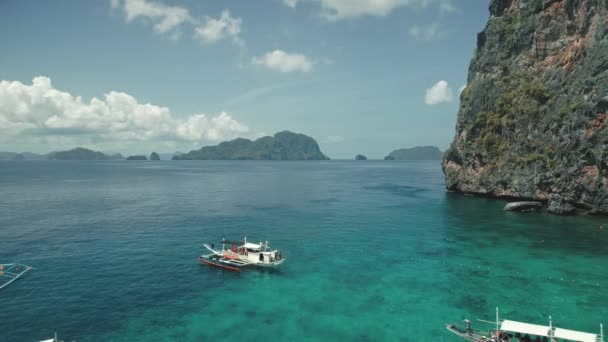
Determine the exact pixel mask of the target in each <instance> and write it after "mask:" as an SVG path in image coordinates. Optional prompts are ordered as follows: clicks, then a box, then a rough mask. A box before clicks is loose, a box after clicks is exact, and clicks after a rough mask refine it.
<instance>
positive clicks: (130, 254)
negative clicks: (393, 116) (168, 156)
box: [0, 161, 608, 342]
mask: <svg viewBox="0 0 608 342" xmlns="http://www.w3.org/2000/svg"><path fill="white" fill-rule="evenodd" d="M502 206H504V202H501V201H496V200H490V199H483V198H473V197H466V196H460V195H454V194H448V193H446V192H445V190H444V183H443V176H442V174H441V170H440V166H439V164H438V162H380V161H367V162H354V161H352V162H351V161H327V162H250V161H242V162H227V161H226V162H215V161H213V162H212V161H200V162H199V161H197V162H170V161H166V162H165V161H163V162H77V161H75V162H62V161H39V162H36V161H27V162H0V263H8V262H21V263H25V264H28V265H32V266H34V267H36V269H35V270H33V271H31V272H30V273H29V274H27V275H26V276H25V277H23V278H22V279H19V280H18V281H16V282H15V283H13V284H12V285H10V286H9V287H7V288H5V289H3V290H1V291H0V341H36V340H40V339H43V338H48V337H50V336H51V335H52V333H53V331H54V330H55V329H56V330H57V331H58V332H59V333H60V337H62V338H63V339H65V340H73V339H77V340H78V341H84V342H86V341H208V340H212V339H215V340H217V339H221V340H228V341H230V340H235V341H237V340H238V341H252V340H288V341H295V340H305V341H337V340H353V341H380V340H382V341H399V340H400V341H458V339H456V338H454V337H452V336H450V335H449V333H448V332H446V331H445V329H444V323H446V322H457V321H460V320H461V319H463V318H464V317H469V318H485V319H492V318H493V315H494V308H495V307H496V306H500V307H501V312H502V313H503V314H504V315H505V316H506V317H507V318H510V319H515V320H527V321H530V322H532V323H538V324H546V323H547V317H548V315H550V314H551V315H553V319H554V321H555V323H556V324H558V325H562V326H563V327H565V328H572V329H582V330H587V331H590V332H595V331H597V330H598V325H599V323H600V322H601V321H604V322H608V305H607V304H608V292H607V291H606V287H607V286H608V272H607V271H608V244H607V243H608V222H606V220H605V219H599V218H595V219H592V218H584V217H566V218H563V217H555V216H550V215H546V214H518V213H507V212H503V211H502V210H501V209H502ZM244 235H246V236H248V238H249V239H250V240H253V241H262V240H270V241H271V244H272V245H273V246H274V247H277V248H280V249H281V250H283V256H284V257H285V258H286V259H287V261H286V262H285V263H284V265H283V267H282V268H281V270H280V271H279V272H262V271H255V270H253V271H245V272H243V273H242V274H240V275H238V274H234V273H230V272H225V271H222V270H218V269H214V268H210V267H206V266H201V265H198V264H197V262H196V258H197V256H198V255H200V254H201V253H202V252H203V249H202V243H204V242H212V241H218V240H220V239H221V238H222V237H225V238H234V239H238V238H241V237H242V236H244ZM474 324H475V325H476V326H478V327H480V328H485V327H486V326H484V325H482V324H481V323H477V322H475V323H474Z"/></svg>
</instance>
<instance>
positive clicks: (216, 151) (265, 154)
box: [172, 131, 329, 160]
mask: <svg viewBox="0 0 608 342" xmlns="http://www.w3.org/2000/svg"><path fill="white" fill-rule="evenodd" d="M172 159H173V160H328V159H329V158H328V157H327V156H325V155H324V154H323V153H322V152H321V150H320V148H319V145H318V144H317V142H316V141H315V140H314V139H313V138H311V137H309V136H307V135H304V134H298V133H293V132H289V131H283V132H279V133H276V134H275V135H274V136H272V137H270V136H267V137H262V138H259V139H256V140H255V141H251V140H249V139H243V138H238V139H234V140H231V141H225V142H222V143H220V144H219V145H215V146H205V147H203V148H201V149H199V150H194V151H190V152H188V153H184V154H181V155H175V156H173V158H172Z"/></svg>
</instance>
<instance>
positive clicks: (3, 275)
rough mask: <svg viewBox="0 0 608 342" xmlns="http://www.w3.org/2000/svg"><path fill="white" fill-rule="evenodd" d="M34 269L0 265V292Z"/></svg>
mask: <svg viewBox="0 0 608 342" xmlns="http://www.w3.org/2000/svg"><path fill="white" fill-rule="evenodd" d="M31 269H32V267H30V266H27V265H22V264H0V290H1V289H3V288H5V287H7V286H9V285H10V284H11V283H12V282H14V281H15V280H17V279H19V278H20V277H21V276H22V275H24V274H25V273H26V272H27V271H29V270H31Z"/></svg>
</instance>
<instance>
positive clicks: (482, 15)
mask: <svg viewBox="0 0 608 342" xmlns="http://www.w3.org/2000/svg"><path fill="white" fill-rule="evenodd" d="M488 17H489V12H488V0H458V1H455V0H240V1H236V0H226V1H219V0H95V1H80V0H56V1H36V0H0V44H1V45H0V46H1V49H0V151H12V152H25V151H30V152H37V153H46V152H50V151H57V150H65V149H70V148H73V147H77V146H83V147H87V148H92V149H95V150H100V151H105V152H121V153H123V154H125V155H130V154H138V153H141V154H149V153H150V152H151V151H157V152H162V153H167V152H175V151H181V152H187V151H190V150H192V149H198V148H200V147H202V146H206V145H214V144H217V143H219V142H221V141H225V140H230V139H234V138H236V137H244V138H250V139H255V138H258V137H261V136H264V135H272V134H274V133H276V132H279V131H283V130H290V131H293V132H298V133H303V134H306V135H309V136H311V137H313V138H315V139H316V140H317V142H318V143H319V145H320V147H321V150H322V151H323V152H324V153H325V154H327V155H328V156H329V157H330V158H333V159H352V158H354V156H355V155H356V154H364V155H366V156H368V158H382V157H384V156H385V155H387V154H388V153H389V152H391V151H392V150H394V149H397V148H407V147H413V146H417V145H434V146H437V147H439V148H440V149H442V150H444V149H446V148H447V147H448V146H449V144H450V141H451V140H452V138H453V136H454V132H455V125H456V114H457V112H458V104H459V93H460V91H461V89H462V87H464V86H465V85H466V77H467V70H468V66H469V62H470V60H471V57H472V55H473V51H474V48H475V40H476V36H477V32H479V31H481V30H482V29H483V27H484V25H485V23H486V21H487V19H488Z"/></svg>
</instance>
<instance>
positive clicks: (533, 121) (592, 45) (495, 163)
mask: <svg viewBox="0 0 608 342" xmlns="http://www.w3.org/2000/svg"><path fill="white" fill-rule="evenodd" d="M490 14H491V15H490V19H489V21H488V24H487V26H486V28H485V29H484V30H483V31H482V32H480V33H479V34H478V35H477V49H476V50H475V54H474V56H473V59H472V61H471V64H470V67H469V75H468V83H467V87H466V88H465V89H464V90H463V92H462V94H461V98H460V100H461V101H460V110H459V112H458V121H457V126H456V136H455V138H454V141H453V142H452V145H451V147H450V149H449V150H448V151H446V153H445V154H444V159H443V171H444V173H445V177H446V186H447V188H448V190H453V191H458V192H467V193H475V194H482V195H489V196H495V197H509V198H529V199H538V200H542V201H549V203H550V204H551V201H552V200H551V198H559V199H560V201H561V204H562V205H563V204H564V203H569V204H571V205H574V206H575V207H577V208H579V209H584V210H593V212H598V211H599V212H608V164H607V157H608V129H607V128H606V121H607V112H608V1H605V0H492V1H491V4H490ZM550 195H553V196H550Z"/></svg>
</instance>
